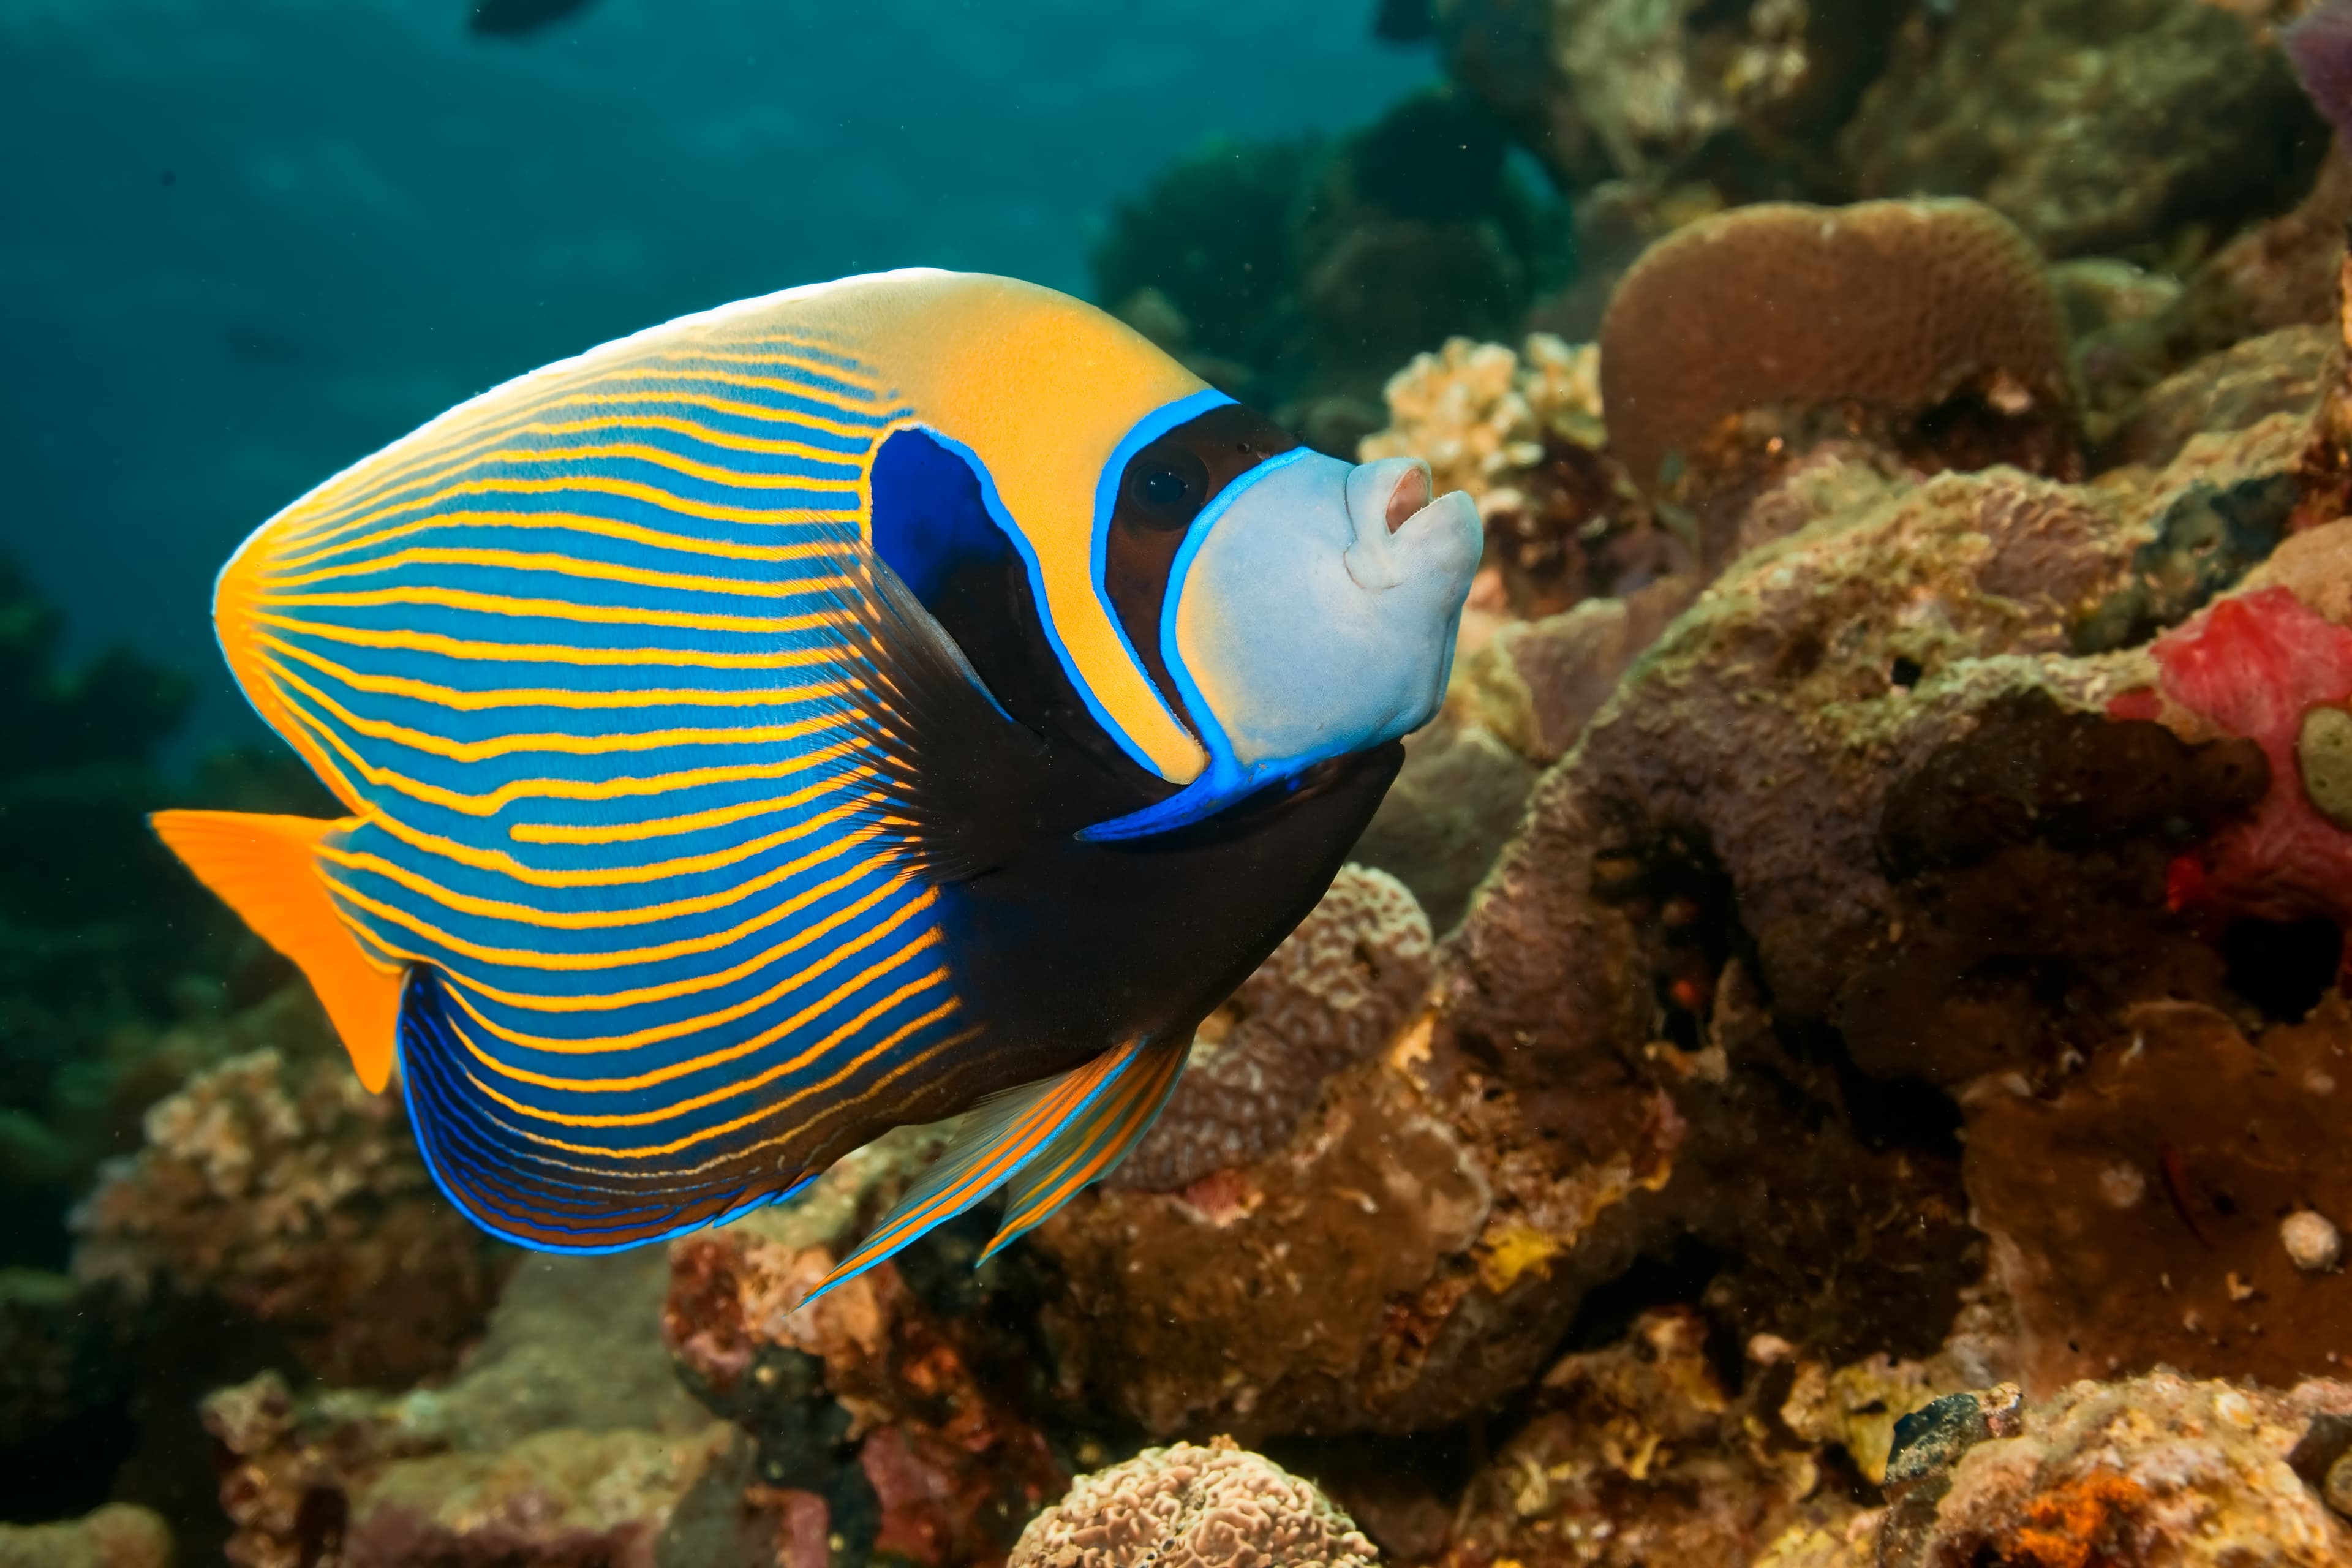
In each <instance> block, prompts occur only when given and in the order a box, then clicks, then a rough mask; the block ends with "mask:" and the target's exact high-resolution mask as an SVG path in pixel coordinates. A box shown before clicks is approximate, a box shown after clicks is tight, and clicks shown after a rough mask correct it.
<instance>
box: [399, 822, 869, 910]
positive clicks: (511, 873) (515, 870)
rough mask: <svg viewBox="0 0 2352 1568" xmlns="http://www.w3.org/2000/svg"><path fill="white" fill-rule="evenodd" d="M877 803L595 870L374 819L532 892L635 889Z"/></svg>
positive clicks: (715, 867) (815, 830)
mask: <svg viewBox="0 0 2352 1568" xmlns="http://www.w3.org/2000/svg"><path fill="white" fill-rule="evenodd" d="M875 799H876V797H875V796H873V795H853V796H851V797H850V798H849V799H847V800H845V801H843V802H842V803H841V804H840V805H835V806H830V807H827V808H826V809H825V810H824V811H821V812H818V813H816V814H815V815H814V816H810V817H808V818H806V819H805V820H803V821H800V822H796V823H793V824H792V825H791V826H787V827H780V828H777V829H776V830H774V831H773V832H772V833H765V834H762V835H761V836H760V837H757V838H753V839H748V840H746V841H745V842H743V843H740V844H730V845H729V846H728V847H726V848H724V849H714V850H711V851H709V853H707V854H702V855H680V856H677V857H675V858H671V859H668V860H655V861H647V862H643V863H640V864H636V865H629V866H599V867H597V868H594V869H593V870H551V869H548V868H542V867H538V866H530V865H526V864H525V863H524V862H522V861H520V860H518V859H516V858H514V857H513V856H511V855H509V854H508V853H507V852H506V851H504V850H502V849H478V848H476V847H473V846H472V845H470V844H461V843H459V842H458V841H457V840H456V839H454V838H446V837H442V836H441V835H439V834H435V833H427V832H425V830H424V829H422V828H420V827H415V826H411V825H410V824H408V823H405V822H402V821H400V820H399V819H398V818H396V817H394V816H379V817H375V818H373V819H372V820H373V821H374V822H375V824H376V826H380V827H382V828H383V830H384V831H385V832H387V833H390V834H391V835H392V836H393V837H395V838H398V839H399V840H400V841H401V842H402V843H404V844H406V845H408V846H409V847H411V848H414V849H421V850H423V851H424V852H425V853H426V854H428V855H434V856H437V857H439V858H442V859H444V860H449V861H454V862H456V863H457V864H458V865H460V866H470V867H472V868H474V869H476V870H478V871H489V872H493V873H495V874H497V875H499V876H503V877H505V878H507V879H509V880H512V881H517V882H520V883H522V884H523V885H525V886H526V887H533V888H632V887H640V886H643V885H644V884H646V883H647V882H666V881H671V880H674V879H677V878H679V877H690V876H695V875H698V874H700V873H702V872H706V871H723V870H726V869H727V868H730V867H732V866H740V865H741V864H742V863H743V862H744V861H746V860H751V859H755V858H758V857H760V856H761V855H764V854H766V853H767V852H768V851H770V850H771V849H781V848H782V847H784V846H785V845H787V844H795V843H798V842H799V841H800V840H802V839H803V838H811V837H816V836H817V835H819V834H821V833H823V832H824V831H825V830H826V829H827V828H831V827H837V826H840V825H841V824H843V823H845V822H848V821H851V820H852V819H854V818H856V817H857V816H861V815H862V814H864V813H866V811H867V810H868V808H870V807H871V806H872V805H874V804H875ZM873 833H874V829H873V827H872V826H859V827H855V828H851V829H849V830H848V831H846V832H844V833H841V834H838V835H836V836H835V838H836V840H847V841H849V842H853V843H855V842H857V841H859V839H860V838H861V837H872V836H873ZM387 864H389V862H387ZM401 874H402V875H410V874H411V873H409V872H407V871H406V870H405V869H404V868H403V869H402V871H401ZM420 880H421V879H420ZM433 886H436V884H434V883H431V882H429V881H425V882H424V883H423V887H421V888H420V889H419V890H420V891H422V890H423V889H424V888H429V887H433ZM464 897H466V895H462V894H457V893H451V894H450V895H449V900H448V901H449V902H450V903H451V905H452V907H455V905H456V902H457V900H460V899H462V898H464ZM485 901H486V902H487V901H488V900H485ZM671 907H672V906H670V905H668V904H663V905H659V906H653V907H649V908H647V909H646V910H644V911H642V912H643V914H644V916H645V918H646V919H647V920H664V919H667V918H670V917H669V916H668V915H667V914H666V913H665V912H664V911H666V910H669V909H670V908H671ZM604 912H610V911H604ZM533 923H537V922H533Z"/></svg>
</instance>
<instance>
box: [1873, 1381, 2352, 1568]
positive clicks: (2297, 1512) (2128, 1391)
mask: <svg viewBox="0 0 2352 1568" xmlns="http://www.w3.org/2000/svg"><path fill="white" fill-rule="evenodd" d="M2347 1442H2352V1384H2343V1383H2334V1382H2308V1383H2303V1384H2297V1385H2295V1386H2294V1387H2292V1388H2290V1389H2287V1390H2286V1391H2285V1392H2283V1393H2274V1392H2271V1391H2267V1390H2264V1389H2260V1388H2255V1387H2251V1386H2245V1385H2240V1384H2228V1383H2215V1382H2198V1381H2194V1380H2191V1379H2188V1378H2184V1377H2180V1376H2179V1375H2177V1374H2174V1373H2153V1374H2151V1375H2149V1376H2147V1377H2139V1378H2133V1379H2130V1380H2127V1381H2125V1382H2121V1383H2115V1384H2096V1383H2079V1384H2073V1385H2072V1386H2070V1387H2068V1388H2067V1389H2065V1390H2064V1391H2063V1392H2062V1393H2060V1394H2057V1395H2055V1396H2054V1397H2053V1398H2052V1399H2051V1400H2050V1401H2049V1402H2048V1403H2047V1404H2044V1405H2029V1406H2027V1407H2026V1408H2025V1409H2024V1410H2023V1412H2022V1413H2021V1415H2019V1416H2018V1417H2016V1418H2015V1420H2014V1423H2013V1425H2012V1426H2011V1428H2010V1430H2009V1431H2007V1432H2005V1433H2003V1434H1999V1435H1995V1434H1987V1435H1986V1436H1984V1437H1983V1438H1981V1439H1980V1440H1979V1441H1977V1442H1974V1443H1972V1444H1969V1446H1967V1447H1965V1448H1963V1449H1961V1450H1960V1451H1959V1452H1958V1455H1957V1456H1956V1457H1955V1458H1951V1459H1949V1460H1948V1461H1946V1462H1944V1463H1942V1464H1930V1465H1928V1466H1925V1467H1922V1470H1921V1473H1920V1474H1919V1475H1917V1477H1916V1479H1913V1480H1912V1481H1911V1482H1910V1484H1909V1486H1908V1487H1907V1488H1906V1489H1904V1491H1903V1495H1902V1496H1901V1497H1900V1499H1899V1500H1897V1501H1896V1503H1895V1506H1894V1507H1893V1508H1891V1509H1890V1510H1887V1513H1886V1515H1885V1520H1884V1521H1883V1523H1882V1524H1881V1526H1880V1530H1879V1537H1878V1557H1877V1562H1878V1564H1879V1565H1880V1568H1961V1565H1963V1564H1967V1565H1969V1568H2053V1565H2063V1564H2083V1565H2086V1568H2087V1565H2088V1564H2092V1563H2134V1564H2137V1563H2146V1564H2148V1565H2149V1568H2230V1565H2235V1564H2241V1563H2264V1564H2275V1565H2277V1568H2324V1565H2329V1564H2339V1563H2346V1562H2352V1518H2347V1517H2346V1516H2345V1515H2343V1514H2342V1513H2341V1512H2339V1511H2337V1510H2335V1509H2332V1508H2331V1507H2330V1505H2329V1502H2328V1500H2326V1495H2325V1488H2326V1484H2327V1483H2326V1476H2327V1473H2328V1469H2329V1466H2330V1461H2332V1460H2333V1459H2334V1458H2336V1455H2339V1454H2340V1453H2341V1452H2342V1451H2343V1450H2344V1448H2345V1447H2346V1446H2347ZM2331 1450H2332V1452H2331Z"/></svg>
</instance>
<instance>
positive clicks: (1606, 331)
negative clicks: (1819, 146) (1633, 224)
mask: <svg viewBox="0 0 2352 1568" xmlns="http://www.w3.org/2000/svg"><path fill="white" fill-rule="evenodd" d="M2067 346H2068V337H2067V332H2066V327H2065V322H2064V320H2063V317H2062V316H2061V314H2060V312H2059V307H2058V301H2057V299H2056V296H2055V295H2054V294H2053V293H2052V291H2051V289H2050V285H2049V282H2048V281H2047V279H2046V278H2045V276H2044V272H2043V265H2042V257H2041V255H2040V253H2039V252H2037V251H2036V250H2035V249H2034V247H2033V244H2032V241H2031V240H2029V239H2027V238H2026V237H2025V236H2024V235H2023V234H2022V233H2021V232H2020V231H2019V230H2018V228H2017V226H2015V225H2013V224H2011V222H2009V221H2008V220H2007V219H2006V218H2004V217H2002V216H2000V214H1999V213H1997V212H1995V211H1994V210H1993V209H1991V208H1990V207H1987V206H1984V205H1979V204H1978V203H1975V202H1967V201H1906V202H1866V203H1863V204H1861V205H1855V206H1851V207H1843V208H1835V209H1832V208H1824V207H1817V206H1808V205H1797V204H1781V203H1768V204H1764V205H1756V206H1749V207H1740V208H1736V209H1734V210H1733V211H1730V212H1727V213H1725V214H1723V215H1722V216H1718V217H1714V218H1709V219H1706V220H1703V221H1701V222H1699V223H1695V224H1692V225H1690V226H1687V227H1685V228H1683V229H1680V230H1677V231H1676V232H1675V234H1673V235H1672V236H1670V237H1667V238H1665V239H1664V240H1662V241H1660V242H1659V243H1658V244H1657V245H1655V246H1654V247H1651V248H1650V249H1649V250H1648V251H1647V252H1645V253H1644V254H1643V257H1642V259H1641V260H1640V261H1639V262H1638V263H1636V264H1635V265H1634V267H1633V269H1632V270H1631V271H1629V272H1628V273H1627V274H1626V275H1625V277H1624V278H1623V279H1622V281H1620V282H1619V284H1618V286H1617V291H1616V293H1615V295H1614V296H1613V297H1612V299H1611V300H1610V303H1609V313H1608V315H1607V317H1606V318H1605V320H1604V321H1603V322H1602V325H1601V403H1602V406H1603V408H1604V409H1605V410H1606V414H1607V418H1608V424H1609V442H1610V447H1611V449H1612V452H1614V453H1615V455H1616V457H1617V458H1618V459H1619V461H1621V462H1622V463H1623V464H1624V465H1625V468H1626V469H1627V471H1628V472H1630V473H1631V474H1632V475H1633V478H1634V479H1636V480H1637V481H1639V482H1640V483H1642V484H1643V485H1654V484H1656V483H1657V482H1658V480H1659V478H1660V468H1661V465H1662V464H1664V462H1665V461H1666V459H1667V458H1668V457H1669V455H1671V454H1675V453H1678V452H1680V453H1685V454H1689V453H1690V452H1691V450H1692V448H1694V447H1697V446H1699V445H1700V444H1702V443H1704V442H1706V440H1707V439H1708V438H1709V437H1711V436H1713V435H1715V434H1716V433H1717V429H1718V427H1719V426H1721V425H1722V424H1723V422H1724V421H1725V420H1726V419H1727V418H1729V417H1730V416H1734V415H1737V414H1740V413H1743V412H1746V411H1748V410H1750V409H1759V408H1777V407H1787V406H1790V405H1797V406H1811V407H1827V408H1831V409H1836V408H1839V407H1841V406H1843V405H1848V404H1852V405H1857V406H1858V407H1860V408H1862V409H1864V410H1867V411H1869V412H1870V413H1873V414H1874V415H1877V416H1881V417H1885V418H1892V419H1897V420H1900V419H1908V418H1915V417H1916V416H1919V415H1921V414H1923V413H1925V412H1927V410H1929V409H1932V408H1935V407H1937V405H1941V404H1944V403H1946V402H1947V401H1948V400H1950V399H1952V398H1954V397H1956V396H1958V395H1960V394H1962V393H1973V394H1975V395H1978V396H1979V397H1981V398H1983V399H1984V400H1985V401H1986V402H1987V403H1988V404H1989V405H1990V406H1991V408H1992V409H1993V410H1995V411H1996V412H1997V413H1998V414H1999V415H2000V416H2004V417H2009V418H2014V419H2022V418H2024V417H2026V416H2029V415H2035V416H2038V418H2039V420H2040V421H2042V422H2044V423H2046V422H2049V421H2051V420H2053V419H2055V420H2059V421H2063V419H2064V418H2065V416H2066V410H2067V409H2068V408H2069V406H2070V405H2071V404H2072V402H2073V389H2072V386H2071V384H2070V382H2069V373H2068V369H2067Z"/></svg>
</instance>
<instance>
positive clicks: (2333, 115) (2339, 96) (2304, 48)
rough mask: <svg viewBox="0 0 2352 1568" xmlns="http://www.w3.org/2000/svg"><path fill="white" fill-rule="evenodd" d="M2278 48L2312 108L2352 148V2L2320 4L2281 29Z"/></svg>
mask: <svg viewBox="0 0 2352 1568" xmlns="http://www.w3.org/2000/svg"><path fill="white" fill-rule="evenodd" d="M2279 47H2280V48H2282V49H2284V51H2285V52H2286V58H2287V63H2288V64H2290V65H2292V66H2293V67H2294V74H2295V77H2296V79H2298V80H2300V81H2301V82H2302V83H2303V90H2304V92H2305V94H2306V95H2308V96H2309V98H2310V99H2311V102H2312V106H2313V107H2314V108H2315V109H2317V110H2319V112H2320V114H2321V115H2322V116H2323V117H2324V118H2325V119H2326V121H2327V123H2328V124H2330V125H2332V126H2334V127H2335V128H2336V138H2337V139H2338V140H2339V141H2342V142H2345V143H2346V144H2347V145H2352V0H2320V4H2319V5H2315V6H2313V7H2312V8H2311V9H2310V10H2308V11H2306V12H2305V13H2304V14H2303V15H2302V16H2298V17H2297V18H2295V19H2294V21H2292V22H2290V23H2288V24H2287V25H2286V26H2285V27H2284V28H2283V29H2281V31H2280V33H2279Z"/></svg>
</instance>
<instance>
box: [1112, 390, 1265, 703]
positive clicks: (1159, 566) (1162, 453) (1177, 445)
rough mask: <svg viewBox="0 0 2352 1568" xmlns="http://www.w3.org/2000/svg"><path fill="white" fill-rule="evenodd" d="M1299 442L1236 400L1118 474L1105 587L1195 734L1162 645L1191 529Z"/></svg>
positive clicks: (1180, 429) (1148, 666) (1147, 665)
mask: <svg viewBox="0 0 2352 1568" xmlns="http://www.w3.org/2000/svg"><path fill="white" fill-rule="evenodd" d="M1297 445H1298V438H1297V437H1295V436H1293V435H1291V434H1290V433H1289V432H1288V431H1286V430H1285V429H1283V428H1282V426H1279V425H1276V423H1275V422H1274V421H1273V420H1271V419H1268V418H1266V417H1265V416H1264V415H1262V414H1257V413H1255V412H1253V411H1251V410H1250V409H1247V408H1244V407H1243V406H1242V405H1239V404H1237V403H1229V404H1225V405H1222V406H1220V407H1216V408H1213V409H1211V410H1209V412H1207V413H1206V414H1203V415H1202V416H1200V417H1199V418H1197V419H1192V420H1189V421H1187V422H1186V423H1184V424H1182V425H1179V426H1176V428H1174V429H1173V430H1171V431H1169V432H1168V433H1167V434H1166V435H1164V436H1162V437H1160V438H1159V439H1158V440H1156V441H1154V442H1152V443H1151V444H1150V446H1148V447H1144V448H1143V449H1142V450H1141V451H1139V452H1138V453H1136V454H1135V456H1134V457H1132V458H1129V459H1128V463H1127V469H1126V471H1125V472H1124V473H1122V474H1120V475H1119V480H1118V500H1117V502H1116V503H1114V505H1113V506H1112V509H1111V515H1110V530H1109V533H1108V537H1107V539H1106V540H1105V542H1104V550H1103V589H1104V592H1105V593H1106V594H1107V595H1108V596H1109V599H1110V605H1111V609H1112V610H1113V611H1114V612H1115V613H1116V614H1117V615H1118V624H1119V628H1120V629H1121V630H1122V631H1124V632H1126V634H1127V640H1128V645H1129V647H1132V648H1134V649H1135V654H1136V658H1139V660H1141V661H1142V664H1143V668H1144V672H1145V673H1146V674H1148V675H1150V677H1151V683H1152V685H1153V686H1155V687H1157V688H1158V689H1159V690H1160V697H1161V699H1162V700H1165V701H1166V702H1167V704H1168V706H1169V707H1170V708H1171V709H1172V710H1175V711H1176V712H1177V713H1178V714H1179V715H1180V716H1181V717H1182V718H1183V720H1184V721H1185V722H1186V723H1188V724H1190V725H1192V729H1193V731H1194V732H1195V733H1198V732H1199V730H1200V725H1199V722H1198V721H1197V720H1196V719H1195V717H1194V716H1193V715H1192V713H1191V712H1189V711H1188V710H1186V708H1185V706H1184V700H1183V699H1182V698H1181V696H1180V695H1178V693H1177V690H1176V683H1175V682H1174V681H1172V680H1171V679H1169V677H1168V664H1167V660H1166V659H1165V658H1163V657H1162V656H1161V653H1160V605H1161V604H1162V603H1163V602H1164V601H1165V600H1166V598H1167V596H1168V574H1169V572H1170V571H1171V568H1173V567H1174V565H1175V563H1176V552H1177V551H1178V550H1179V549H1180V548H1181V547H1182V545H1183V543H1184V533H1185V531H1186V530H1187V529H1188V528H1190V527H1191V526H1192V520H1193V519H1194V518H1196V517H1198V516H1199V515H1200V514H1201V509H1202V507H1204V506H1206V505H1208V504H1209V501H1210V500H1212V499H1213V497H1214V496H1215V495H1216V494H1217V493H1218V492H1219V491H1220V490H1222V489H1224V488H1225V487H1226V486H1227V485H1229V484H1231V483H1233V482H1234V479H1238V478H1240V477H1241V476H1242V475H1244V474H1245V473H1247V472H1249V471H1250V470H1251V469H1252V468H1256V467H1257V466H1258V465H1259V464H1260V463H1263V462H1265V460H1266V459H1267V458H1271V457H1273V456H1275V455H1276V453H1280V452H1287V451H1289V450H1290V449H1291V448H1292V447H1296V446H1297Z"/></svg>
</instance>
